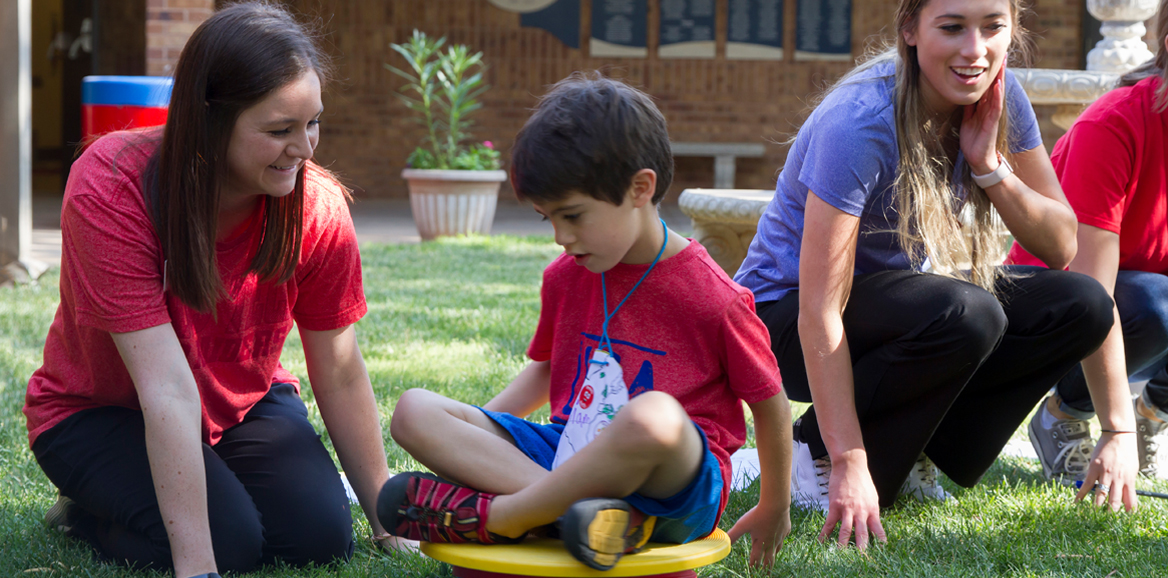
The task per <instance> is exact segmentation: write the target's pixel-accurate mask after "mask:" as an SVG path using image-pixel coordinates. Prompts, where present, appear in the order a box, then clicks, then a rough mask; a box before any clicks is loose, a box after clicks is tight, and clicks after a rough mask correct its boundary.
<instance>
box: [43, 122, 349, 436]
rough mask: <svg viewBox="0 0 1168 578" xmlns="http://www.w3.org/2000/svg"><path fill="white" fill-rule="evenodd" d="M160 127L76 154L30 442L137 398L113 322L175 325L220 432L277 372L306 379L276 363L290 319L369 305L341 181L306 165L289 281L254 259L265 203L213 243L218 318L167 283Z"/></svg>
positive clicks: (321, 317) (318, 324)
mask: <svg viewBox="0 0 1168 578" xmlns="http://www.w3.org/2000/svg"><path fill="white" fill-rule="evenodd" d="M156 147H157V134H156V133H151V132H146V133H140V132H135V133H129V132H121V133H112V134H110V135H107V136H105V137H102V138H101V139H100V140H98V141H97V142H95V143H93V144H92V145H91V146H89V148H88V149H87V150H86V151H85V153H84V154H83V155H81V157H80V158H79V159H78V160H77V162H75V163H74V164H73V167H72V169H71V170H70V173H69V180H68V184H67V185H66V187H65V198H64V204H63V206H62V209H61V240H62V253H61V279H60V290H61V303H60V305H59V306H58V308H57V313H56V316H55V318H54V319H53V323H52V326H51V327H50V328H49V335H48V337H47V338H46V340H45V351H44V365H42V366H41V367H40V369H38V370H36V371H35V372H34V373H33V375H32V377H31V378H30V379H29V382H28V390H27V393H26V398H25V406H24V414H25V416H26V418H27V420H28V437H29V443H30V444H31V443H33V442H35V441H36V438H37V436H38V435H40V434H41V433H43V432H44V431H45V430H48V429H49V428H51V427H53V426H54V425H56V424H58V423H60V422H61V420H63V419H65V418H66V417H69V416H70V415H73V414H74V413H76V412H78V411H81V410H83V409H88V408H94V407H103V406H120V407H127V408H132V409H141V407H140V406H139V404H138V395H137V391H136V390H135V388H134V384H133V382H132V381H131V379H130V375H129V372H128V371H127V370H126V367H125V364H123V362H122V358H121V356H120V355H119V353H118V350H117V348H116V347H115V346H114V343H113V339H112V337H111V336H110V334H111V333H125V332H130V331H136V330H140V329H147V328H150V327H154V326H157V325H161V324H164V323H170V324H171V325H172V326H173V327H174V331H175V333H176V334H177V336H178V339H179V342H180V343H181V345H182V349H183V353H184V354H185V355H186V359H187V362H188V363H189V364H190V367H191V371H192V372H193V373H194V376H195V382H196V383H197V385H198V388H199V394H200V396H201V401H202V410H203V419H202V437H203V441H204V442H206V443H208V444H212V445H213V444H215V443H216V442H218V441H219V438H220V436H221V434H222V432H223V430H225V429H227V428H229V427H231V426H233V425H236V424H238V423H240V422H241V421H242V420H243V417H244V415H245V414H246V413H247V411H248V410H250V409H251V407H252V406H253V405H255V404H256V402H258V401H259V400H260V399H261V398H262V397H263V396H264V395H265V394H266V393H267V392H268V389H269V388H270V387H271V384H272V383H274V382H290V383H295V384H297V386H299V382H298V380H297V379H296V378H295V377H294V376H293V375H292V374H291V373H289V372H288V371H286V370H285V369H284V368H283V367H281V366H280V352H281V350H282V349H283V346H284V339H285V338H286V337H287V335H288V332H289V331H290V330H291V329H292V324H293V321H295V322H296V323H297V324H298V326H299V327H300V328H302V329H308V330H313V331H325V330H331V329H339V328H341V327H345V326H347V325H350V324H352V323H355V322H356V321H357V320H359V319H360V318H361V317H362V316H363V315H364V314H365V311H366V305H365V296H364V292H363V289H362V286H361V260H360V255H359V253H358V251H357V239H356V234H355V232H354V230H353V223H352V220H351V219H350V216H349V210H348V205H347V204H346V202H345V194H344V189H343V188H342V187H341V185H340V184H339V183H337V182H336V181H335V180H334V179H332V178H331V177H330V176H329V175H328V174H327V173H326V172H325V171H324V170H323V169H321V168H320V167H318V166H316V165H315V164H312V163H309V164H308V168H307V170H306V175H305V191H304V192H305V195H304V196H305V198H304V229H303V247H302V250H301V253H300V259H299V262H298V264H297V267H296V272H295V274H294V275H293V277H292V279H291V280H289V281H288V282H286V283H283V284H274V283H260V282H259V281H258V279H257V277H256V275H255V274H254V273H248V272H247V268H248V265H249V264H250V262H251V259H252V257H253V256H254V254H255V250H256V248H258V246H259V241H260V235H261V234H262V231H261V230H260V229H261V228H262V227H260V226H258V224H259V223H260V222H261V221H260V219H259V218H258V215H256V216H253V218H252V219H249V221H248V223H246V224H245V225H243V226H242V227H241V230H240V231H238V232H237V233H235V234H231V235H229V236H228V238H227V239H226V240H225V241H223V242H219V243H217V244H216V258H217V260H218V266H219V273H220V275H221V277H222V279H223V285H224V288H225V290H226V296H225V297H222V298H220V300H219V303H218V307H217V319H216V318H215V317H213V316H212V315H210V314H202V313H198V312H196V311H193V310H191V309H190V308H189V307H187V306H186V305H184V304H183V303H182V302H181V301H179V300H178V299H177V298H175V297H174V296H173V295H171V294H170V293H168V292H164V291H163V274H162V271H163V258H162V250H161V245H160V244H159V241H158V237H157V235H156V234H155V231H154V225H153V223H152V221H151V219H150V217H149V215H148V213H147V209H146V204H145V200H144V198H143V195H142V190H141V174H142V171H143V170H144V169H145V167H146V163H147V161H148V159H149V157H150V155H151V154H152V153H153V152H154V150H155V148H156Z"/></svg>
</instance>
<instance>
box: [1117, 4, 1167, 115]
mask: <svg viewBox="0 0 1168 578" xmlns="http://www.w3.org/2000/svg"><path fill="white" fill-rule="evenodd" d="M1165 38H1168V0H1161V2H1160V8H1159V10H1158V11H1157V12H1156V41H1157V48H1156V55H1155V56H1153V57H1152V58H1151V59H1150V60H1148V61H1147V62H1145V63H1143V64H1141V65H1140V66H1138V67H1136V69H1135V70H1133V71H1131V72H1128V73H1127V74H1125V75H1123V76H1121V77H1120V78H1119V82H1117V83H1116V86H1117V87H1123V86H1131V85H1133V84H1135V83H1137V82H1139V81H1141V80H1143V79H1145V78H1150V77H1153V76H1159V77H1160V86H1159V88H1157V89H1156V109H1155V110H1156V112H1157V113H1160V112H1164V110H1166V109H1168V48H1164V39H1165Z"/></svg>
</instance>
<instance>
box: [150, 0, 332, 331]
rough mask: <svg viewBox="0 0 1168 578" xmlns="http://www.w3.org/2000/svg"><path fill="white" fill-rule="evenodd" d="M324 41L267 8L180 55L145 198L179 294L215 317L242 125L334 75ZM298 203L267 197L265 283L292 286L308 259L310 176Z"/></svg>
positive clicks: (217, 23)
mask: <svg viewBox="0 0 1168 578" xmlns="http://www.w3.org/2000/svg"><path fill="white" fill-rule="evenodd" d="M315 38H316V35H315V33H313V32H311V31H310V29H309V28H308V27H307V26H305V25H303V24H301V23H299V22H297V21H296V19H295V18H293V17H292V16H291V15H290V14H289V13H288V12H287V11H285V10H284V9H283V8H280V7H278V6H277V5H275V4H271V3H268V2H266V1H257V2H247V3H240V4H234V5H231V6H228V7H226V8H224V9H222V10H220V11H218V12H216V13H215V14H214V15H212V16H211V17H210V18H209V19H207V20H206V21H205V22H203V23H202V24H201V25H200V26H199V27H198V28H197V29H196V30H195V32H194V33H193V34H192V35H191V37H190V39H189V40H188V41H187V44H186V46H185V47H184V48H183V51H182V54H181V55H180V56H179V59H178V64H177V65H176V66H175V72H174V89H173V91H172V93H171V99H170V110H169V113H168V116H167V120H166V127H165V129H164V130H163V134H162V141H161V143H160V145H159V147H158V149H157V151H156V152H155V153H154V155H153V156H152V158H151V160H150V164H149V165H148V167H147V170H146V171H145V173H144V176H143V179H144V182H143V187H142V188H143V190H144V191H145V192H146V197H147V204H148V206H150V207H151V211H152V216H153V220H154V226H155V229H156V231H157V233H158V238H159V240H160V241H161V243H162V253H163V255H164V258H165V259H166V263H167V264H166V272H165V275H166V280H167V284H168V285H169V290H170V291H171V292H172V293H173V294H174V295H175V296H176V297H178V298H179V299H180V300H181V301H182V302H183V303H185V304H186V305H187V306H189V307H191V308H192V309H195V310H196V311H201V312H204V313H205V312H212V313H213V312H214V310H215V304H216V303H217V302H218V300H219V297H220V296H221V295H222V294H223V281H222V279H221V278H220V276H219V269H218V265H217V262H216V257H215V240H216V236H217V235H218V217H219V200H220V199H219V196H220V191H221V185H222V183H223V178H224V175H225V173H226V170H227V158H226V157H227V145H228V142H229V141H230V138H231V133H232V130H233V128H234V127H235V121H236V120H237V119H238V118H239V115H240V113H242V112H243V111H244V110H246V109H247V108H249V107H251V106H253V105H255V104H256V103H258V102H259V101H261V100H263V99H264V98H265V97H266V96H268V95H269V94H271V93H272V92H273V91H275V90H277V89H279V88H281V87H283V86H285V85H287V84H288V83H289V82H292V81H294V80H296V79H298V78H300V76H301V75H303V74H305V73H307V72H309V71H312V72H315V73H316V74H317V75H318V76H319V77H320V79H321V84H322V85H324V84H325V83H326V82H327V80H328V78H329V76H330V73H331V70H332V67H331V61H330V60H329V58H328V55H327V54H326V53H324V52H323V51H322V50H320V48H319V47H318V46H317V44H316V42H315ZM307 166H308V163H305V165H304V167H302V168H301V169H300V172H299V173H298V174H297V175H296V186H295V189H294V191H293V193H292V194H291V195H287V196H284V197H281V198H272V197H264V200H263V202H264V206H263V207H262V208H261V210H262V211H263V223H262V226H263V237H262V240H261V241H260V246H259V249H258V251H257V252H256V255H255V257H254V258H253V259H252V261H251V265H250V270H251V271H254V272H255V273H256V274H257V275H258V276H259V278H260V280H261V281H263V282H276V283H283V282H285V281H287V280H288V279H290V278H291V277H292V274H293V273H294V272H295V270H296V263H297V261H298V260H299V257H300V246H301V240H302V232H301V229H302V228H303V209H304V171H305V170H306V169H307Z"/></svg>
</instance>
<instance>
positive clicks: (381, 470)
mask: <svg viewBox="0 0 1168 578" xmlns="http://www.w3.org/2000/svg"><path fill="white" fill-rule="evenodd" d="M363 369H364V367H363V366H362V370H363ZM317 407H319V408H320V415H321V417H322V418H323V419H324V423H325V427H326V428H328V432H329V437H330V438H332V441H333V447H334V448H336V450H337V458H339V459H340V461H341V467H342V468H344V470H345V475H346V477H347V478H348V479H349V483H350V484H351V485H352V486H353V492H354V493H356V494H357V500H358V501H359V502H360V503H361V510H362V511H363V512H364V513H365V518H366V519H367V520H369V525H370V527H372V529H373V532H374V534H375V535H376V534H381V533H383V529H382V528H381V524H380V523H379V522H378V520H377V493H378V491H379V490H380V489H381V486H382V485H383V484H385V482H386V480H388V479H389V468H388V466H387V465H386V458H385V443H384V441H383V440H384V439H385V438H384V437H383V435H382V432H381V418H380V416H379V415H378V412H377V399H376V397H375V396H374V395H373V387H372V385H371V384H370V383H369V378H368V375H367V374H366V373H365V372H364V371H361V372H359V375H358V376H356V377H355V378H354V379H353V380H352V382H351V383H349V384H347V385H345V386H343V387H336V388H333V389H330V391H329V392H328V393H327V394H326V395H323V396H322V395H319V393H318V395H317Z"/></svg>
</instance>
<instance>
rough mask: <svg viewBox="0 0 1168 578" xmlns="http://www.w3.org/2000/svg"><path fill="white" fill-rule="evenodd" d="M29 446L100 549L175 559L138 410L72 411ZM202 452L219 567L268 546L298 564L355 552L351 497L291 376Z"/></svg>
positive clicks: (131, 559) (127, 560) (134, 558)
mask: <svg viewBox="0 0 1168 578" xmlns="http://www.w3.org/2000/svg"><path fill="white" fill-rule="evenodd" d="M32 451H33V454H34V455H35V456H36V459H37V463H39V464H40V466H41V469H43V470H44V471H45V474H46V475H48V477H49V480H51V481H52V482H53V484H54V485H56V486H57V488H59V489H60V490H61V493H62V494H63V495H65V496H68V497H69V498H71V499H72V500H73V501H75V502H76V503H77V505H78V506H80V508H81V509H82V510H83V511H82V513H81V517H80V519H79V521H78V522H77V523H76V524H75V525H74V527H73V533H72V535H75V536H77V537H80V538H82V539H84V540H85V541H87V542H89V543H90V544H92V545H93V547H94V548H95V549H96V550H97V552H98V556H99V557H100V558H101V559H103V560H107V561H112V562H115V563H118V564H126V565H129V566H134V567H138V568H143V567H149V568H159V569H165V568H171V567H172V566H173V561H172V559H171V552H170V541H169V539H168V538H167V534H166V528H165V527H164V526H163V523H162V515H161V513H160V512H159V510H158V499H157V497H156V496H155V494H154V484H153V479H152V477H151V475H150V463H149V461H148V459H147V457H146V437H145V424H144V422H143V420H142V412H140V411H136V410H131V409H126V408H121V407H100V408H94V409H88V410H83V411H80V412H78V413H75V414H73V415H71V416H69V417H68V418H66V419H65V420H64V421H62V422H61V423H59V424H57V425H56V426H54V427H53V428H51V429H49V430H48V431H46V432H44V433H42V434H41V435H40V436H38V437H37V440H36V442H35V443H34V444H33V446H32ZM203 463H204V465H205V467H206V471H207V514H208V517H209V519H210V525H211V542H212V547H213V548H214V551H215V563H216V564H217V565H218V567H219V572H221V573H222V572H226V571H236V572H245V571H248V570H252V569H254V568H256V567H257V566H258V565H260V564H263V563H270V562H272V561H274V560H275V559H276V558H280V559H282V560H283V561H285V562H287V563H289V564H293V565H304V564H308V563H310V562H314V563H317V564H325V563H328V562H330V561H332V560H334V559H342V560H347V559H349V557H351V556H352V554H353V546H354V543H353V521H352V516H351V514H350V513H349V500H348V499H347V497H346V496H345V489H344V486H343V485H342V483H341V478H340V475H339V474H338V473H337V469H336V466H335V465H333V461H332V458H331V457H330V456H329V454H328V451H327V450H326V449H325V447H324V445H323V444H322V443H321V441H320V436H318V435H317V434H316V431H315V430H313V428H312V425H311V424H310V423H308V412H307V410H306V409H305V407H304V403H303V402H302V401H300V397H299V396H298V395H296V391H295V389H294V388H293V387H292V385H290V384H277V385H275V386H274V387H272V390H271V391H270V392H268V394H267V396H265V397H264V398H263V399H262V400H261V401H260V402H259V403H258V404H256V405H255V407H254V408H252V410H251V411H250V412H248V414H247V416H246V417H245V418H244V420H243V422H242V423H240V424H239V425H236V426H235V427H232V428H231V429H228V430H227V431H225V432H223V438H222V439H221V440H220V441H219V443H218V444H216V445H215V447H211V446H208V445H206V444H203Z"/></svg>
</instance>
